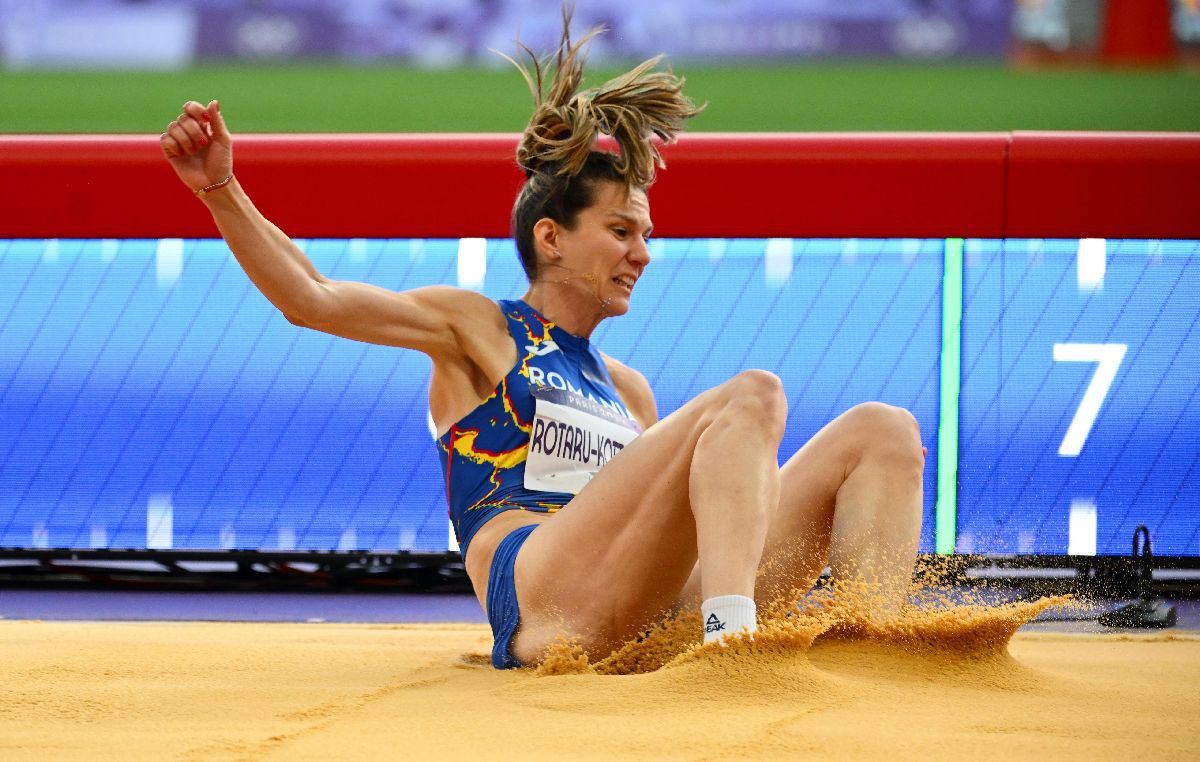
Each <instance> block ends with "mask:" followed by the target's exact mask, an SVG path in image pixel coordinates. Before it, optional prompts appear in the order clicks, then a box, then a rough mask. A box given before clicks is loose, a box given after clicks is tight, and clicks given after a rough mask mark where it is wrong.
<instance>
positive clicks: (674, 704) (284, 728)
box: [0, 604, 1200, 761]
mask: <svg viewBox="0 0 1200 762" xmlns="http://www.w3.org/2000/svg"><path fill="white" fill-rule="evenodd" d="M1044 607H1045V605H1031V604H1017V605H1014V606H1010V607H1007V608H1000V609H986V610H985V609H982V608H971V607H965V608H962V609H960V610H957V611H951V612H940V613H936V614H932V615H925V616H924V617H923V618H921V619H916V620H912V621H910V622H909V623H908V624H907V625H904V626H902V627H899V628H893V629H892V630H891V631H890V632H889V633H886V634H882V633H880V632H878V631H872V630H871V627H870V626H858V627H848V626H845V625H844V623H843V625H842V626H840V627H839V626H833V627H831V626H830V624H831V622H830V619H829V617H828V616H827V615H815V616H814V615H810V616H794V617H790V618H785V619H781V620H779V621H775V622H774V623H771V622H768V623H766V624H765V625H764V630H763V631H762V632H760V634H759V635H758V636H757V637H756V639H755V640H754V641H753V642H752V643H738V644H735V645H734V646H733V647H732V648H725V649H722V648H720V647H708V648H698V647H695V646H694V645H693V644H691V643H690V642H687V639H688V638H690V637H691V635H690V634H687V635H686V636H682V639H681V636H680V633H692V632H695V630H694V629H691V628H689V627H687V626H686V623H683V624H679V625H670V624H668V625H665V626H664V627H663V628H662V629H660V631H659V632H657V633H655V634H652V635H651V636H650V637H649V638H646V639H645V640H644V641H643V643H641V644H635V645H632V646H630V647H629V648H628V649H626V651H625V652H623V653H622V654H618V655H616V656H614V657H612V658H610V659H608V660H605V661H601V662H599V663H598V664H587V663H586V660H584V659H583V658H582V657H581V656H580V655H579V654H578V653H574V652H572V650H571V649H570V648H569V647H565V646H564V647H561V648H559V649H556V651H555V655H554V658H553V659H552V660H551V661H550V662H549V663H548V664H547V666H546V668H544V669H543V670H541V672H542V673H546V672H560V673H562V672H575V673H577V674H558V675H549V676H547V675H545V674H538V673H535V672H534V671H532V670H521V671H510V672H498V671H495V670H492V669H491V668H489V667H483V666H480V665H479V662H480V661H482V658H483V657H482V655H483V654H485V653H486V652H487V651H488V649H489V648H490V644H491V637H490V634H489V632H488V631H487V629H486V628H485V627H483V626H479V625H440V626H438V625H433V626H431V625H402V626H391V625H389V626H380V625H336V624H238V623H204V624H193V623H186V624H185V623H64V622H11V621H10V622H0V759H3V760H39V761H41V760H48V759H54V760H76V759H77V760H102V759H121V760H137V759H147V760H162V759H183V760H205V761H207V760H225V759H244V760H260V759H281V760H282V759H286V760H330V759H384V758H395V759H401V758H416V759H438V758H444V759H518V758H520V759H597V760H601V759H602V760H613V759H629V758H634V759H797V758H806V759H838V760H841V759H896V758H902V759H918V758H919V759H923V760H924V759H954V760H961V759H971V760H976V759H1005V760H1012V759H1027V758H1035V757H1036V758H1045V759H1056V760H1058V759H1088V760H1093V759H1120V760H1132V759H1156V760H1161V759H1180V760H1182V759H1197V754H1198V753H1200V752H1198V751H1197V749H1198V748H1200V637H1198V636H1196V635H1193V634H1179V633H1166V634H1156V635H1118V634H1089V635H1067V634H1049V633H1018V634H1017V635H1015V636H1013V635H1012V633H1013V631H1015V630H1016V627H1017V626H1019V624H1020V622H1022V621H1026V620H1028V619H1029V618H1030V617H1031V616H1033V615H1035V614H1036V613H1037V611H1039V610H1041V609H1042V608H1044ZM672 628H674V629H672ZM905 628H907V629H905ZM697 629H698V625H697ZM822 633H824V634H822ZM818 635H820V637H819V638H817V636H818ZM1010 637H1011V639H1010ZM813 638H817V639H816V641H815V643H814V642H812V641H813ZM664 644H670V645H669V646H668V645H664ZM810 644H811V645H810ZM660 664H665V665H666V666H663V667H662V668H657V667H658V666H659V665H660ZM656 668H657V669H656ZM646 669H654V671H650V672H645V673H643V674H617V675H613V674H599V673H600V672H610V673H611V672H641V671H644V670H646Z"/></svg>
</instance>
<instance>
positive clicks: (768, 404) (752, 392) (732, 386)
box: [724, 369, 788, 437]
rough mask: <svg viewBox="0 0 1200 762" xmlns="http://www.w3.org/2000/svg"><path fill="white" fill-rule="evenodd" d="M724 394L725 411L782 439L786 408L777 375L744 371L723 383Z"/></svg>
mask: <svg viewBox="0 0 1200 762" xmlns="http://www.w3.org/2000/svg"><path fill="white" fill-rule="evenodd" d="M726 392H727V393H726V395H725V399H724V407H725V408H726V410H728V411H731V412H733V413H734V414H736V415H737V416H739V417H740V418H741V419H743V420H747V421H749V422H752V423H753V424H754V425H756V426H760V427H762V428H763V429H764V430H765V431H770V432H771V433H778V434H779V436H780V437H782V436H783V427H784V425H785V424H786V423H787V410H788V405H787V396H786V395H785V394H784V392H783V382H782V381H780V380H779V376H776V375H775V374H774V373H771V372H769V371H765V370H758V369H753V370H744V371H742V372H741V373H739V374H737V375H736V376H734V377H733V378H731V379H730V380H729V381H728V382H726Z"/></svg>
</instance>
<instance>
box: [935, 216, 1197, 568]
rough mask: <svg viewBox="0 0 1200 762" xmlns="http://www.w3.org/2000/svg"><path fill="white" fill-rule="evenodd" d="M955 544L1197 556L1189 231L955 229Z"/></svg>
mask: <svg viewBox="0 0 1200 762" xmlns="http://www.w3.org/2000/svg"><path fill="white" fill-rule="evenodd" d="M963 276H964V277H963V321H962V392H961V398H960V449H959V472H958V474H959V499H958V534H957V542H956V547H957V550H958V551H959V552H970V551H975V552H987V553H1005V554H1011V553H1023V554H1024V553H1039V554H1055V555H1061V554H1064V553H1068V552H1069V553H1071V554H1076V555H1091V554H1094V553H1099V554H1121V555H1124V554H1128V553H1129V552H1130V549H1131V544H1132V536H1133V532H1134V530H1135V529H1136V527H1137V526H1138V525H1139V524H1144V525H1146V526H1147V527H1148V529H1149V530H1150V533H1151V536H1152V538H1153V541H1154V543H1153V547H1154V552H1155V554H1156V555H1176V556H1183V555H1186V556H1196V555H1200V395H1198V394H1197V389H1198V388H1200V242H1196V241H1115V240H1112V241H1107V242H1105V241H1103V240H1099V239H1092V240H1088V239H1085V240H1083V241H1079V240H1015V239H1010V240H1006V241H967V242H966V253H965V258H964V269H963Z"/></svg>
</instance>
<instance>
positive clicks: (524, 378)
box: [437, 300, 632, 558]
mask: <svg viewBox="0 0 1200 762" xmlns="http://www.w3.org/2000/svg"><path fill="white" fill-rule="evenodd" d="M499 304H500V309H501V311H503V313H504V317H505V319H506V320H507V321H508V331H509V334H511V335H512V339H513V341H514V342H516V345H517V364H516V365H514V366H513V368H512V370H510V371H509V372H508V374H507V375H506V376H505V377H504V378H503V379H502V380H501V381H500V383H499V384H498V385H497V386H496V388H495V389H494V390H493V391H492V393H491V394H490V395H488V397H487V398H486V399H484V400H483V401H481V402H480V403H479V406H478V407H476V408H475V409H474V410H472V411H471V412H470V413H468V414H467V415H466V416H465V417H464V418H462V420H460V421H458V422H457V423H455V424H454V425H453V426H451V427H450V430H449V431H448V432H446V433H445V434H444V435H443V436H441V437H440V438H439V439H438V442H437V444H438V455H439V456H440V457H441V461H442V472H443V474H444V476H445V480H446V500H447V502H448V503H449V507H450V520H451V522H452V523H453V524H454V533H455V535H456V536H457V537H458V542H459V546H460V548H461V551H462V554H463V557H464V558H465V557H466V555H467V545H468V544H469V543H470V542H471V538H472V537H474V536H475V532H476V531H478V529H479V527H481V526H483V525H484V524H485V523H487V521H488V519H490V518H492V517H493V516H495V515H496V514H498V513H502V512H504V511H511V510H522V511H536V512H539V513H553V512H555V511H557V510H559V509H560V508H562V506H564V505H566V504H567V502H569V501H570V500H571V498H572V497H573V495H571V494H570V493H566V492H536V491H533V490H529V489H526V487H525V484H524V481H525V461H526V457H527V455H528V452H529V437H530V432H531V430H532V427H533V421H534V408H535V401H534V397H533V394H532V392H531V390H532V389H533V388H535V387H538V386H542V387H550V388H553V389H559V390H565V391H566V392H567V393H569V394H572V395H575V394H577V395H580V396H582V397H584V398H587V399H590V400H592V401H594V402H597V403H599V404H601V405H603V406H604V407H605V408H608V409H611V410H613V411H615V412H618V413H620V414H621V415H622V416H624V417H625V418H628V419H632V416H631V415H630V414H629V411H628V410H627V409H626V408H625V406H624V405H623V404H622V403H621V398H620V397H619V396H618V395H617V390H616V388H615V387H614V386H613V381H612V376H610V375H609V373H608V368H607V367H605V365H604V360H603V358H602V357H601V356H600V353H599V352H598V351H597V350H596V349H595V348H594V347H593V346H592V345H591V343H590V342H588V340H587V339H583V338H580V337H578V336H573V335H572V334H570V333H567V332H566V331H565V330H563V329H562V328H559V327H558V326H557V325H555V324H554V323H552V322H550V321H549V320H547V319H546V318H545V317H544V316H543V315H542V314H541V313H539V312H538V311H537V310H535V309H534V308H532V307H530V306H529V305H528V304H526V303H525V302H523V301H520V300H517V301H507V300H505V301H501V302H500V303H499Z"/></svg>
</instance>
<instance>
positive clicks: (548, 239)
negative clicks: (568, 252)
mask: <svg viewBox="0 0 1200 762" xmlns="http://www.w3.org/2000/svg"><path fill="white" fill-rule="evenodd" d="M558 233H559V226H558V223H557V222H555V221H554V220H552V219H550V218H549V217H543V218H541V219H540V220H538V221H537V222H535V223H534V224H533V246H534V248H535V249H537V253H538V259H542V260H545V261H547V262H558V261H559V260H560V259H562V254H560V253H559V251H558Z"/></svg>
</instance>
